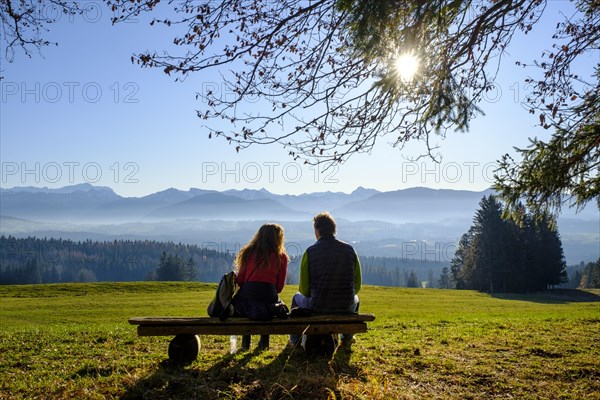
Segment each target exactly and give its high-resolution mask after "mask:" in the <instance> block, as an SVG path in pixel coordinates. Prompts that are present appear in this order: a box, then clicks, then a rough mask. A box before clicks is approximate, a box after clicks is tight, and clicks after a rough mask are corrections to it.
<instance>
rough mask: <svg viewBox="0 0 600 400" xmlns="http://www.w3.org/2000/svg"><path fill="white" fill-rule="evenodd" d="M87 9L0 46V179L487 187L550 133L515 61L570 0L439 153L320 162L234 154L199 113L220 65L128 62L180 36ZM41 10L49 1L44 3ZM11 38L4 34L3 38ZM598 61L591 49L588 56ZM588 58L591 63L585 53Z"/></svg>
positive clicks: (525, 40) (387, 151)
mask: <svg viewBox="0 0 600 400" xmlns="http://www.w3.org/2000/svg"><path fill="white" fill-rule="evenodd" d="M85 4H87V5H89V7H90V11H89V13H88V14H87V15H84V16H76V17H73V18H69V17H62V18H61V19H60V20H59V21H58V22H57V23H55V24H52V25H50V32H48V33H47V34H46V35H47V37H48V39H50V40H52V41H56V42H58V43H59V46H58V47H55V46H50V47H48V48H44V49H42V52H41V55H40V54H37V53H34V54H33V56H32V58H28V57H26V56H25V55H24V54H22V53H20V52H17V53H16V54H15V57H14V60H13V61H12V62H9V61H8V60H7V59H6V56H5V52H4V48H3V49H2V54H1V59H0V61H1V63H2V65H1V70H2V75H3V76H4V80H3V81H2V82H1V85H2V87H1V89H2V90H1V93H0V107H1V110H0V117H1V118H0V157H1V161H2V181H1V182H0V184H1V187H3V188H9V187H14V186H48V187H60V186H65V185H69V184H75V183H83V182H88V183H92V184H95V185H103V186H110V187H112V188H113V189H114V190H115V191H116V192H117V193H119V194H121V195H123V196H143V195H146V194H149V193H152V192H156V191H160V190H164V189H167V188H170V187H175V188H178V189H183V190H187V189H189V188H190V187H198V188H206V189H217V190H224V189H232V188H233V189H243V188H252V189H260V188H266V189H268V190H270V191H272V192H274V193H291V194H299V193H305V192H315V191H326V190H330V191H342V192H350V191H352V190H354V189H355V188H356V187H358V186H363V187H369V188H375V189H378V190H384V191H387V190H397V189H403V188H408V187H414V186H425V187H431V188H450V189H467V190H484V189H485V188H487V187H489V186H490V185H491V183H492V181H493V179H492V178H493V169H494V167H495V162H496V160H498V159H499V158H500V157H501V156H502V154H504V153H507V152H508V153H511V152H512V148H513V146H520V147H523V146H525V145H526V144H527V143H528V140H527V138H528V137H532V136H538V137H541V138H544V137H548V135H549V132H546V131H543V130H541V129H539V128H536V127H535V122H536V121H535V118H534V117H533V116H531V115H529V114H528V113H527V112H526V111H525V110H524V109H523V108H522V106H521V105H520V104H519V101H520V100H523V99H524V96H525V94H526V93H527V88H526V87H524V82H523V81H524V79H525V78H526V76H527V75H526V74H527V73H528V71H524V70H523V69H520V68H518V67H515V66H514V62H515V61H516V60H521V61H531V60H532V58H534V57H537V56H539V54H540V53H541V51H542V49H548V48H549V47H550V42H549V41H548V40H547V38H549V37H550V36H551V35H552V33H553V31H554V28H555V25H556V21H557V16H558V15H559V14H560V13H561V12H565V13H567V14H568V13H570V12H571V11H570V10H571V4H570V2H568V1H550V2H549V6H548V10H547V13H546V14H545V16H544V19H543V20H542V21H541V23H540V24H538V25H536V27H535V28H534V31H533V32H531V33H530V34H529V35H527V36H525V35H522V34H518V35H517V36H516V37H515V38H514V39H513V43H512V46H511V48H510V49H509V54H507V55H505V57H504V60H503V63H502V67H501V70H500V73H499V75H498V79H497V90H496V91H494V92H492V93H490V94H489V98H488V99H486V100H485V101H484V102H483V103H482V104H480V106H481V107H482V108H483V110H484V111H485V113H486V115H485V116H480V117H478V118H477V119H476V120H474V121H472V123H471V130H470V132H468V133H466V134H462V133H452V132H451V133H449V135H448V137H447V138H446V139H445V140H441V139H440V140H437V141H436V142H435V143H437V144H438V145H439V146H440V149H439V151H440V152H441V154H442V157H443V159H442V162H441V163H440V164H435V163H433V162H431V161H426V160H420V161H418V162H417V163H413V162H410V161H408V159H409V158H410V157H411V156H416V155H419V154H420V153H421V152H422V151H423V147H422V144H419V143H416V144H414V145H410V146H408V147H407V148H406V149H405V150H404V151H403V152H402V153H401V152H399V151H398V150H396V149H393V148H392V147H391V146H389V145H388V142H391V141H392V140H393V137H392V136H389V137H383V138H380V139H379V142H378V144H377V146H376V147H375V148H374V149H373V151H372V152H371V153H370V154H359V155H355V156H354V157H352V158H351V159H350V160H349V161H348V162H346V163H345V164H343V165H341V166H339V167H338V168H335V169H330V170H328V171H325V172H323V171H321V170H322V167H320V168H318V167H309V166H305V165H302V164H299V163H297V162H294V161H293V160H292V159H291V158H290V157H289V156H288V155H287V151H286V150H285V149H284V148H283V147H282V146H279V145H270V146H253V147H252V148H250V149H248V150H245V151H242V152H241V153H236V152H235V150H234V147H233V146H229V145H228V144H227V143H226V142H225V141H223V140H220V139H212V140H209V139H208V132H207V131H206V129H205V128H203V126H202V125H203V122H202V121H200V120H199V119H198V118H197V117H196V113H195V110H196V109H198V108H200V106H201V104H200V101H201V100H197V99H196V92H198V91H200V90H202V88H203V87H206V85H214V84H216V85H220V83H219V76H218V74H217V73H216V72H217V71H212V72H210V73H198V74H196V75H192V76H190V77H188V78H187V79H186V80H185V81H184V82H175V81H174V78H173V77H169V76H167V75H165V74H164V73H162V71H160V70H157V69H141V68H139V66H137V65H133V64H131V61H130V57H131V54H132V53H134V52H139V51H144V50H146V49H150V50H159V51H160V50H161V49H163V48H166V47H168V44H169V42H170V40H171V38H172V36H169V34H168V33H165V31H163V30H161V29H162V28H155V27H154V28H152V27H149V26H148V24H147V22H143V21H141V20H140V21H138V22H134V23H129V24H121V25H117V26H114V27H113V26H111V24H110V17H111V15H109V14H108V12H107V10H106V9H105V8H101V7H98V8H94V6H100V5H101V3H99V2H98V3H94V2H93V1H90V2H87V3H85ZM44 12H50V10H45V11H44ZM2 45H3V46H4V43H2ZM593 62H597V60H592V59H589V65H592V64H593ZM583 63H584V64H585V63H587V61H586V60H584V61H583Z"/></svg>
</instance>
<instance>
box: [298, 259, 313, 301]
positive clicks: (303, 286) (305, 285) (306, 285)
mask: <svg viewBox="0 0 600 400" xmlns="http://www.w3.org/2000/svg"><path fill="white" fill-rule="evenodd" d="M298 291H299V292H300V293H302V294H303V295H304V296H306V297H309V296H310V280H309V277H308V254H306V252H304V254H303V255H302V261H300V285H299V287H298Z"/></svg>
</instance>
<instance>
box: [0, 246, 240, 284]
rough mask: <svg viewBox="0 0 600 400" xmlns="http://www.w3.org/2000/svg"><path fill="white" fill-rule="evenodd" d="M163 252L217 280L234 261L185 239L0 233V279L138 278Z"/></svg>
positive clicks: (149, 272)
mask: <svg viewBox="0 0 600 400" xmlns="http://www.w3.org/2000/svg"><path fill="white" fill-rule="evenodd" d="M163 253H166V254H171V255H172V256H173V257H175V256H176V257H179V258H181V259H183V260H186V262H188V261H189V260H192V263H193V269H194V275H193V276H194V280H198V281H203V282H216V281H218V280H219V279H220V277H221V275H223V273H225V272H226V271H228V270H230V269H231V265H232V263H233V254H231V253H228V252H221V251H219V250H218V249H216V248H210V247H199V246H196V245H189V244H183V243H173V242H158V241H152V240H114V241H105V242H96V241H91V240H86V241H72V240H64V239H53V238H50V239H47V238H43V239H40V238H35V237H28V238H23V239H21V238H19V239H17V238H15V237H12V236H0V283H1V284H4V285H7V284H25V283H61V282H95V281H141V280H146V279H151V278H152V277H154V275H153V274H154V273H155V271H156V269H157V268H158V267H159V262H160V259H161V255H162V254H163Z"/></svg>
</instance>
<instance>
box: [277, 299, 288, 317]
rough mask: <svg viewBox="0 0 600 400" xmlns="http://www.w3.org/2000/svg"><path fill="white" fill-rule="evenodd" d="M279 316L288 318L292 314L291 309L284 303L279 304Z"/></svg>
mask: <svg viewBox="0 0 600 400" xmlns="http://www.w3.org/2000/svg"><path fill="white" fill-rule="evenodd" d="M275 316H276V317H277V318H281V319H288V318H289V316H290V309H289V308H288V306H286V305H285V304H283V303H279V304H277V313H276V314H275Z"/></svg>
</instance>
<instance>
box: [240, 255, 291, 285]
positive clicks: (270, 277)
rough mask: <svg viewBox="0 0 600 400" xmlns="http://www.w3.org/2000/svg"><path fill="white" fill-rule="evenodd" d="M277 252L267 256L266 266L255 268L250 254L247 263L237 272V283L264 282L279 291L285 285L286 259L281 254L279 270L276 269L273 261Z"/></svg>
mask: <svg viewBox="0 0 600 400" xmlns="http://www.w3.org/2000/svg"><path fill="white" fill-rule="evenodd" d="M275 257H277V254H275V253H271V255H270V256H269V266H268V268H262V269H257V268H256V264H255V260H254V254H252V255H251V256H250V259H249V260H248V264H247V265H246V267H245V268H243V270H242V271H240V272H238V275H237V277H236V279H235V281H236V282H237V284H238V285H240V286H241V285H242V284H243V283H244V282H266V283H271V284H273V285H275V288H276V289H277V293H281V291H282V290H283V287H284V286H285V278H286V276H287V265H288V259H287V257H286V256H285V255H281V262H280V266H279V271H278V270H277V263H276V262H275V260H276V258H275Z"/></svg>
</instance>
